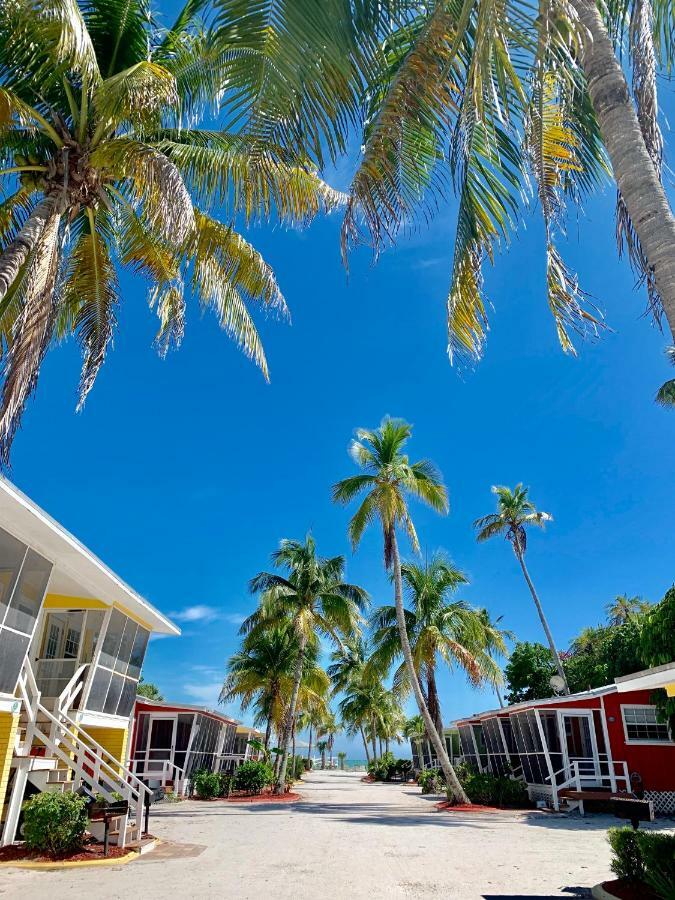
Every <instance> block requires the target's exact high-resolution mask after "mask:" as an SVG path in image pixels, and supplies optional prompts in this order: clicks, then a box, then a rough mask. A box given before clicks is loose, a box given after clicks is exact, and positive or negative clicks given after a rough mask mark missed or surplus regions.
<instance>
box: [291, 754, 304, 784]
mask: <svg viewBox="0 0 675 900" xmlns="http://www.w3.org/2000/svg"><path fill="white" fill-rule="evenodd" d="M294 762H295V765H294V779H293V780H294V781H300V779H301V778H302V776H303V775H304V774H305V760H304V758H303V757H302V756H296V757H295V760H294Z"/></svg>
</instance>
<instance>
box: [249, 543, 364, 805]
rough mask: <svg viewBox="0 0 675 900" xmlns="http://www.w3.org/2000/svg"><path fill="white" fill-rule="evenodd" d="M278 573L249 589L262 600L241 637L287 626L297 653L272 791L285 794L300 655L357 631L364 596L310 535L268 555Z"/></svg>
mask: <svg viewBox="0 0 675 900" xmlns="http://www.w3.org/2000/svg"><path fill="white" fill-rule="evenodd" d="M272 562H273V563H274V565H275V567H276V568H280V569H283V570H285V574H284V575H282V574H279V573H277V572H260V573H259V574H258V575H256V576H255V577H254V578H253V579H252V580H251V583H250V590H251V592H252V593H253V594H259V595H260V597H261V600H260V606H259V607H258V609H257V610H256V611H255V612H254V613H253V614H252V615H251V616H249V618H248V619H247V620H246V621H245V622H244V624H243V625H242V627H241V633H242V634H250V635H258V634H260V633H261V632H264V631H266V630H267V629H269V628H274V627H277V626H278V625H280V624H282V623H284V622H290V624H291V626H292V628H293V631H294V632H295V634H296V636H297V641H298V653H297V658H296V662H295V670H294V673H293V688H292V691H291V696H290V700H289V703H288V710H287V715H286V724H285V727H284V729H283V733H282V741H281V750H282V753H281V762H280V765H279V776H278V781H277V784H276V787H275V791H276V793H282V792H283V790H284V781H285V777H286V767H287V762H288V751H289V744H290V738H291V724H292V723H293V722H294V720H295V716H296V712H297V702H298V692H299V690H300V683H301V681H302V672H303V666H304V660H305V653H306V650H307V647H308V645H309V644H310V642H311V641H313V640H315V639H316V636H317V635H322V636H324V637H327V638H328V639H330V640H332V641H334V642H335V643H340V640H341V637H342V636H346V635H351V634H353V633H354V632H355V631H357V630H358V628H359V625H360V621H361V615H360V614H361V611H362V610H364V609H365V608H366V605H367V603H368V595H367V593H366V592H365V591H364V590H363V588H361V587H358V586H356V585H353V584H348V583H346V582H345V581H344V568H345V561H344V557H342V556H334V557H331V558H327V557H322V556H318V555H317V552H316V545H315V543H314V539H313V538H312V537H311V535H308V536H307V537H306V538H305V540H304V542H301V541H294V540H283V541H281V544H280V545H279V549H278V550H276V551H275V552H274V553H273V554H272Z"/></svg>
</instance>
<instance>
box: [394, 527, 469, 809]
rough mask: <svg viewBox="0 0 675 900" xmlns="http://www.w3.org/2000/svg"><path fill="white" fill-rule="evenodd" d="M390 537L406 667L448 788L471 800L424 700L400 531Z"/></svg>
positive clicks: (459, 797) (462, 799)
mask: <svg viewBox="0 0 675 900" xmlns="http://www.w3.org/2000/svg"><path fill="white" fill-rule="evenodd" d="M389 540H390V543H391V550H392V561H393V566H394V598H395V601H396V621H397V622H398V632H399V635H400V638H401V649H402V650H403V659H404V660H405V665H406V669H407V670H408V678H409V680H410V684H411V685H412V689H413V693H414V695H415V700H416V701H417V707H418V709H419V711H420V715H421V716H422V718H423V719H424V725H425V727H426V730H427V734H428V735H429V739H430V740H431V743H432V744H433V745H434V750H435V751H436V756H437V759H438V761H439V763H440V764H441V769H442V770H443V775H444V776H445V783H446V784H447V786H448V790H449V791H451V793H452V795H453V796H454V798H455V800H457V801H458V802H459V803H465V804H470V802H471V801H470V800H469V798H468V797H467V795H466V793H465V791H464V788H463V787H462V785H461V784H460V783H459V779H458V778H457V774H456V773H455V770H454V768H453V767H452V764H451V762H450V760H449V759H448V754H447V752H446V750H445V745H444V743H443V739H442V737H441V736H439V734H438V732H437V731H436V727H435V725H434V722H433V719H432V718H431V716H430V715H429V709H428V707H427V705H426V703H425V702H424V696H423V695H422V689H421V688H420V683H419V679H418V678H417V673H416V672H415V666H414V663H413V658H412V651H411V650H410V641H409V640H408V631H407V629H406V624H405V614H404V611H403V582H402V579H401V558H400V556H399V553H398V541H397V540H396V531H395V529H394V528H391V529H390V533H389Z"/></svg>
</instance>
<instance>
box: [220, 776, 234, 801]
mask: <svg viewBox="0 0 675 900" xmlns="http://www.w3.org/2000/svg"><path fill="white" fill-rule="evenodd" d="M218 779H219V781H220V787H219V790H218V796H219V797H229V796H230V794H231V792H232V775H228V774H227V772H219V773H218Z"/></svg>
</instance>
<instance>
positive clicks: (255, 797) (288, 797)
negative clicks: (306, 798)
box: [224, 791, 302, 803]
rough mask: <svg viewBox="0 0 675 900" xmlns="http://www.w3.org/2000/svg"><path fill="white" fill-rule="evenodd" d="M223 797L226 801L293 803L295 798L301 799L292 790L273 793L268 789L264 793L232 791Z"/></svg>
mask: <svg viewBox="0 0 675 900" xmlns="http://www.w3.org/2000/svg"><path fill="white" fill-rule="evenodd" d="M224 799H226V800H227V802H228V803H295V802H296V800H302V796H301V795H300V794H294V793H293V791H286V793H285V794H273V793H271V791H268V792H266V793H264V794H242V793H234V794H230V796H229V797H226V798H224Z"/></svg>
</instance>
